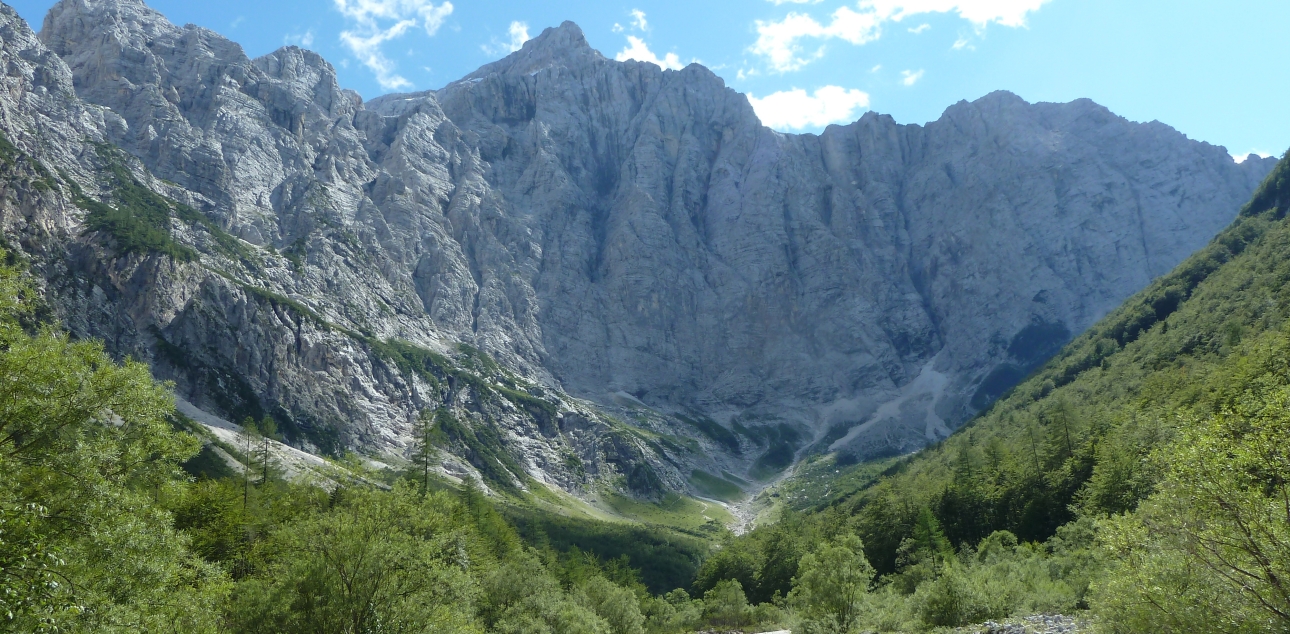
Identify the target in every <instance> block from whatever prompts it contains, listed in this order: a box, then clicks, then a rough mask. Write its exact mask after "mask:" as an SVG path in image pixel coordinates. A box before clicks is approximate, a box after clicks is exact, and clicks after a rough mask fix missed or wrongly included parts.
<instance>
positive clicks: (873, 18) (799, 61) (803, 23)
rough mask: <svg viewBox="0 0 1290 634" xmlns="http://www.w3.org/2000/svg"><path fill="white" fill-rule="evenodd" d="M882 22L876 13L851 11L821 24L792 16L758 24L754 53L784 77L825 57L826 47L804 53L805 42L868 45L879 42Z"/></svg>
mask: <svg viewBox="0 0 1290 634" xmlns="http://www.w3.org/2000/svg"><path fill="white" fill-rule="evenodd" d="M880 24H881V21H880V20H879V19H878V17H877V15H876V14H874V13H857V12H856V11H853V10H851V9H850V8H848V7H842V8H840V9H838V10H837V11H834V12H833V15H832V20H831V21H830V22H829V23H828V24H827V25H824V24H820V23H819V22H816V21H815V18H812V17H811V16H809V15H807V14H805V13H796V12H794V13H789V14H788V15H787V16H786V17H785V18H784V19H783V20H780V21H779V22H763V21H761V20H758V21H757V42H756V43H755V44H753V46H752V51H753V52H754V53H757V54H758V55H761V56H763V57H765V58H766V59H767V61H769V62H770V66H771V68H773V69H774V70H776V71H779V72H781V73H786V72H789V71H794V70H797V69H799V68H801V67H803V66H805V65H807V64H809V63H811V61H812V60H814V59H818V58H819V57H821V56H823V55H824V49H823V47H821V48H818V49H816V50H814V51H804V50H803V48H802V46H801V44H799V43H798V41H799V40H801V39H804V38H814V39H830V38H839V39H842V40H846V41H847V42H850V43H852V44H865V43H868V42H872V41H873V40H875V39H877V38H878V27H879V25H880Z"/></svg>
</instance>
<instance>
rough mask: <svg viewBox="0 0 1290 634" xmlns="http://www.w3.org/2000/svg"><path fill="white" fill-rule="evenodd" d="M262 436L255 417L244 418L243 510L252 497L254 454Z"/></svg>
mask: <svg viewBox="0 0 1290 634" xmlns="http://www.w3.org/2000/svg"><path fill="white" fill-rule="evenodd" d="M259 436H260V429H259V426H258V425H257V424H256V422H255V419H254V418H251V417H250V416H247V417H246V418H245V419H243V420H242V463H243V464H242V510H243V511H245V510H246V507H247V502H248V500H249V498H250V497H251V470H252V469H253V468H254V467H253V465H254V464H255V458H254V457H253V456H252V454H253V453H254V451H255V447H256V445H257V444H258V440H259Z"/></svg>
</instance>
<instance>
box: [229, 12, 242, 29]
mask: <svg viewBox="0 0 1290 634" xmlns="http://www.w3.org/2000/svg"><path fill="white" fill-rule="evenodd" d="M243 22H246V16H244V15H239V16H237V18H236V19H234V20H233V23H232V24H230V25H229V28H234V29H236V28H237V27H239V26H242V23H243Z"/></svg>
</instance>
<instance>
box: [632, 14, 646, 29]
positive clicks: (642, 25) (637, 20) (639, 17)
mask: <svg viewBox="0 0 1290 634" xmlns="http://www.w3.org/2000/svg"><path fill="white" fill-rule="evenodd" d="M632 28H633V29H636V30H638V31H648V30H649V22H646V21H645V12H644V11H641V10H640V9H632Z"/></svg>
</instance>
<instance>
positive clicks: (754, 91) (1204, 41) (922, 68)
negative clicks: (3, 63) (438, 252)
mask: <svg viewBox="0 0 1290 634" xmlns="http://www.w3.org/2000/svg"><path fill="white" fill-rule="evenodd" d="M150 4H151V5H152V6H153V7H154V8H156V9H158V10H160V11H161V12H162V13H164V14H166V15H167V17H169V18H170V19H171V21H173V22H175V23H177V24H183V23H194V24H200V25H202V26H205V27H208V28H210V29H213V30H215V31H218V32H220V33H222V34H224V35H226V36H228V37H229V38H231V39H233V40H235V41H237V42H240V43H241V44H242V45H243V46H244V47H245V49H246V51H247V53H248V54H249V55H251V56H257V55H262V54H264V53H267V52H270V51H272V50H274V49H276V48H278V47H279V46H282V45H283V44H284V43H294V44H298V45H302V46H305V47H306V48H311V49H314V50H316V51H318V52H319V53H321V54H323V56H324V57H326V58H327V59H328V60H330V61H331V62H332V63H333V64H335V65H336V67H337V70H338V72H339V75H340V79H341V83H342V85H344V86H346V87H348V88H353V89H355V90H357V91H358V92H359V93H361V94H362V95H363V96H364V97H365V98H369V99H370V98H372V97H374V96H376V95H379V94H382V93H385V92H390V91H396V90H397V91H407V90H424V89H431V88H439V87H441V86H443V85H444V84H446V83H448V82H450V81H452V80H454V79H457V78H459V77H461V76H463V75H465V74H467V73H469V72H470V71H472V70H474V69H475V68H477V67H479V66H480V65H482V64H484V63H487V62H489V61H491V60H494V59H497V58H499V57H501V56H503V55H505V54H506V53H507V52H509V51H510V50H511V49H512V48H514V47H516V46H518V44H519V43H521V42H522V41H523V40H524V39H525V38H526V37H528V36H535V35H537V34H538V33H540V32H541V31H542V29H543V28H545V27H548V26H555V25H558V24H559V23H560V22H562V21H563V20H573V21H574V22H577V23H578V24H579V25H580V26H581V27H582V29H583V31H584V32H585V33H586V35H587V39H588V40H589V41H590V42H591V44H592V46H594V47H596V48H597V49H599V50H600V51H601V52H602V53H604V54H605V55H607V56H609V57H619V58H622V57H632V58H636V59H645V60H647V61H656V62H657V63H659V64H660V65H662V66H665V67H666V66H680V65H684V64H688V63H690V62H693V61H698V62H700V63H702V64H704V65H705V66H708V67H709V68H711V69H712V70H713V71H714V72H716V73H717V74H718V75H720V76H721V77H722V78H724V79H725V81H726V83H727V84H728V85H730V86H731V87H733V88H735V89H736V90H739V91H741V92H745V93H748V94H749V95H750V96H752V97H753V98H754V106H755V107H756V108H757V110H758V113H759V114H760V115H761V116H762V119H763V120H764V121H765V122H767V123H768V124H769V125H771V126H772V127H774V128H776V129H780V130H783V131H790V132H796V131H818V130H820V129H822V128H823V126H824V125H826V124H827V123H846V122H849V121H852V120H854V119H857V118H859V116H860V115H861V114H863V113H864V112H865V111H866V110H875V111H878V112H882V113H885V114H890V115H892V116H894V117H895V118H896V120H897V121H899V122H902V123H925V122H927V121H931V120H934V119H936V118H937V117H939V116H940V113H941V112H942V111H943V110H944V109H945V108H946V107H947V106H949V105H951V104H953V103H955V102H957V101H959V100H960V99H968V100H971V99H976V98H978V97H980V96H982V95H984V94H986V93H988V92H991V91H993V90H998V89H1006V90H1011V91H1013V92H1015V93H1017V94H1019V95H1021V96H1022V97H1023V98H1025V99H1026V100H1028V101H1069V100H1072V99H1077V98H1080V97H1088V98H1091V99H1093V100H1095V101H1097V102H1099V103H1101V104H1103V105H1105V106H1107V107H1109V108H1110V109H1111V110H1113V111H1115V112H1116V113H1118V114H1120V115H1123V116H1125V117H1128V118H1129V119H1133V120H1137V121H1150V120H1153V119H1157V120H1160V121H1163V122H1165V123H1167V124H1169V125H1172V126H1174V127H1175V128H1178V129H1179V130H1181V131H1182V132H1184V133H1185V134H1187V135H1188V136H1190V137H1192V138H1195V139H1200V140H1203V141H1208V142H1211V143H1215V144H1218V145H1223V146H1226V147H1227V148H1228V150H1229V151H1231V152H1232V153H1233V154H1239V155H1244V154H1245V153H1246V152H1259V153H1263V154H1278V155H1279V154H1280V153H1281V152H1283V151H1284V150H1285V149H1286V148H1287V147H1290V116H1287V115H1286V114H1285V112H1286V108H1285V105H1284V104H1286V103H1287V102H1288V101H1290V64H1287V63H1286V62H1285V61H1284V55H1285V53H1284V43H1283V42H1284V39H1285V36H1284V31H1285V29H1286V27H1287V26H1290V2H1286V1H1285V0H1223V1H1221V2H1220V1H1217V0H846V1H840V0H740V1H737V2H736V1H729V0H725V1H721V0H708V1H690V2H677V1H676V0H625V1H624V0H564V1H562V2H543V1H536V0H526V1H522V0H254V1H253V0H219V1H215V0H209V1H200V0H153V1H152V2H151V3H150ZM52 5H53V1H52V0H19V1H17V2H14V3H13V6H14V7H15V8H17V9H18V11H19V13H20V14H22V16H23V17H25V18H26V19H27V20H28V21H30V22H31V23H32V24H33V25H34V26H36V27H37V28H39V24H40V22H41V21H42V20H43V18H44V14H45V12H46V11H47V10H48V8H49V7H50V6H52Z"/></svg>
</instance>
